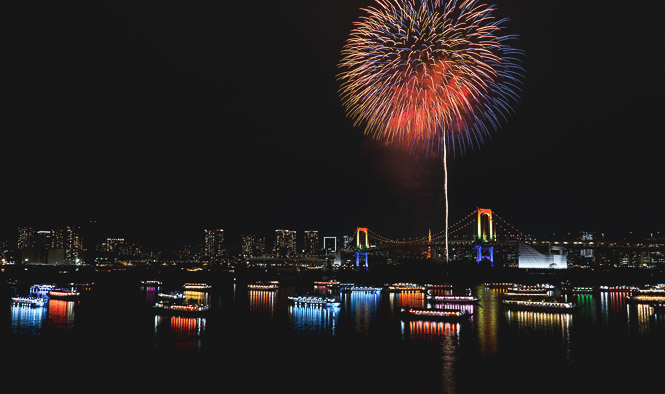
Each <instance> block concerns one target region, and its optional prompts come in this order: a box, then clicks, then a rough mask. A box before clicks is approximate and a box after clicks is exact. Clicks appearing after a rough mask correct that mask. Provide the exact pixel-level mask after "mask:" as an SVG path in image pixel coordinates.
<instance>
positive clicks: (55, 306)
mask: <svg viewBox="0 0 665 394" xmlns="http://www.w3.org/2000/svg"><path fill="white" fill-rule="evenodd" d="M77 303H78V301H67V300H56V299H53V298H51V299H50V300H49V302H48V325H49V326H51V327H54V328H55V329H56V330H58V331H62V332H66V331H69V330H70V329H72V328H73V327H74V309H75V308H74V306H75V305H76V304H77Z"/></svg>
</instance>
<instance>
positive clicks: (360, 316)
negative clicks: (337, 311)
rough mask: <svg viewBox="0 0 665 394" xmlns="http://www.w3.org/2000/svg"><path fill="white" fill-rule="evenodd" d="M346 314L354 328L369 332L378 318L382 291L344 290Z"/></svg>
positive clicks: (364, 332) (343, 297)
mask: <svg viewBox="0 0 665 394" xmlns="http://www.w3.org/2000/svg"><path fill="white" fill-rule="evenodd" d="M341 300H342V303H343V305H344V316H345V318H348V319H349V320H350V321H352V322H353V329H354V330H355V331H356V332H358V333H362V334H365V335H367V334H369V329H370V326H371V324H372V323H373V322H375V321H376V319H377V313H378V310H379V302H380V300H381V293H366V292H355V291H354V292H342V297H341Z"/></svg>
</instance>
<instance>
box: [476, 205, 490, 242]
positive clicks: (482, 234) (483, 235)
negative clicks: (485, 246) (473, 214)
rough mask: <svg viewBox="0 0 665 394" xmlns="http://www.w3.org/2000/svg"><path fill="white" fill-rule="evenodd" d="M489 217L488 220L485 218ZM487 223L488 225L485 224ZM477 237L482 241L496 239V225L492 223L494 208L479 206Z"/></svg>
mask: <svg viewBox="0 0 665 394" xmlns="http://www.w3.org/2000/svg"><path fill="white" fill-rule="evenodd" d="M483 218H487V220H483ZM483 223H487V225H483ZM476 239H477V240H478V241H481V242H488V241H494V226H493V223H492V210H491V209H488V208H478V232H477V233H476Z"/></svg>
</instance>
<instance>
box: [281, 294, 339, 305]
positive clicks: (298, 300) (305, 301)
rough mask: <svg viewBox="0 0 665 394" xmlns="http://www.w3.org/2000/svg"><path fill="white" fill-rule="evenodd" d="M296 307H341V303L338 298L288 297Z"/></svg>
mask: <svg viewBox="0 0 665 394" xmlns="http://www.w3.org/2000/svg"><path fill="white" fill-rule="evenodd" d="M288 298H289V300H291V302H293V304H294V305H297V306H320V307H336V306H340V305H341V302H340V301H339V300H337V299H336V298H329V297H317V296H289V297H288Z"/></svg>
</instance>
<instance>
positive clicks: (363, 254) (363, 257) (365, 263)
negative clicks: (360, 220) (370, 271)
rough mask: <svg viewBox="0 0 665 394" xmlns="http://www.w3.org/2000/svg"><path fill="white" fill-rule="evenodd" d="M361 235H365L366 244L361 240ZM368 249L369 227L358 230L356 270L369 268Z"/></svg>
mask: <svg viewBox="0 0 665 394" xmlns="http://www.w3.org/2000/svg"><path fill="white" fill-rule="evenodd" d="M361 233H364V234H365V240H364V241H365V242H362V240H361V238H360V235H361ZM368 249H369V235H368V234H367V227H358V228H357V229H356V253H355V254H356V268H369V259H368V258H367V250H368ZM363 250H364V251H363ZM361 263H362V264H361Z"/></svg>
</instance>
